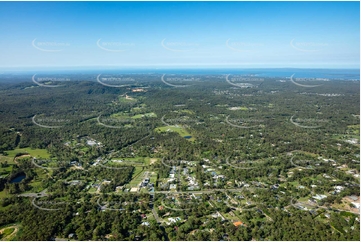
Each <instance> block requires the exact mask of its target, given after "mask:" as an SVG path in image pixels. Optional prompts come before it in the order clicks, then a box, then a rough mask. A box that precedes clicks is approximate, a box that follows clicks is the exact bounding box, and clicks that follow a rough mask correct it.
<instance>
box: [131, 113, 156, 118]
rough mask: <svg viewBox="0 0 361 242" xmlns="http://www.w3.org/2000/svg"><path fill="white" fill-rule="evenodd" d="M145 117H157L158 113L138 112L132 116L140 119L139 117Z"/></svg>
mask: <svg viewBox="0 0 361 242" xmlns="http://www.w3.org/2000/svg"><path fill="white" fill-rule="evenodd" d="M144 117H148V118H156V117H157V115H156V114H155V113H144V114H137V115H134V116H133V117H132V119H138V118H144Z"/></svg>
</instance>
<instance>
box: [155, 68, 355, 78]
mask: <svg viewBox="0 0 361 242" xmlns="http://www.w3.org/2000/svg"><path fill="white" fill-rule="evenodd" d="M155 73H163V74H194V75H196V74H200V75H202V74H203V75H204V74H208V75H219V74H231V75H247V76H249V75H253V76H259V77H277V78H288V77H290V76H292V75H293V74H295V75H294V77H295V78H328V79H343V80H360V70H357V69H294V68H292V69H291V68H289V69H198V70H197V69H184V70H181V69H176V70H164V71H163V72H161V71H159V70H157V71H156V72H155Z"/></svg>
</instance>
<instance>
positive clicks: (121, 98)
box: [119, 97, 137, 103]
mask: <svg viewBox="0 0 361 242" xmlns="http://www.w3.org/2000/svg"><path fill="white" fill-rule="evenodd" d="M136 101H137V99H135V98H131V99H128V98H126V97H119V102H123V103H131V102H136Z"/></svg>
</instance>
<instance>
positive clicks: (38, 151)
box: [5, 148, 50, 159]
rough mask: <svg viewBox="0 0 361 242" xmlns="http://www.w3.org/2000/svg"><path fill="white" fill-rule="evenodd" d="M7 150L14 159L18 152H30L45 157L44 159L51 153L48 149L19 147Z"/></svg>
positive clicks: (38, 156)
mask: <svg viewBox="0 0 361 242" xmlns="http://www.w3.org/2000/svg"><path fill="white" fill-rule="evenodd" d="M5 152H6V153H7V154H8V157H11V158H13V159H14V157H15V155H16V154H18V153H28V154H29V155H31V156H33V157H37V158H44V159H49V158H50V154H49V153H48V151H47V150H46V149H31V148H22V149H20V148H17V149H15V150H8V151H5Z"/></svg>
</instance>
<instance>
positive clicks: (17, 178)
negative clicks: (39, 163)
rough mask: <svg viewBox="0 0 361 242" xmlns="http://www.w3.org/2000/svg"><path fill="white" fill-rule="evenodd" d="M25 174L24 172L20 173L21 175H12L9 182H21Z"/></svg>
mask: <svg viewBox="0 0 361 242" xmlns="http://www.w3.org/2000/svg"><path fill="white" fill-rule="evenodd" d="M25 177H26V176H25V175H24V174H21V175H18V176H16V177H14V178H13V179H11V181H10V183H19V182H21V181H22V180H24V179H25Z"/></svg>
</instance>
